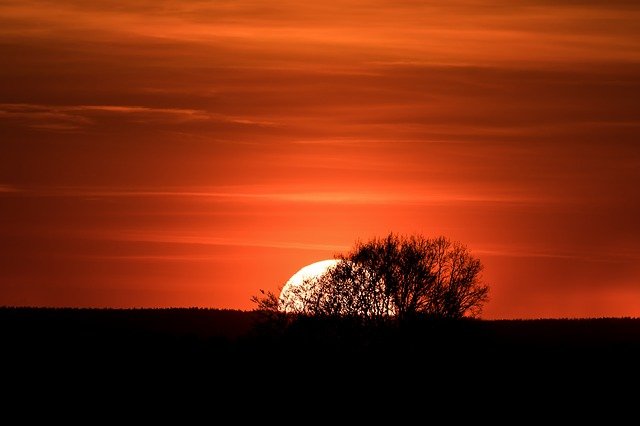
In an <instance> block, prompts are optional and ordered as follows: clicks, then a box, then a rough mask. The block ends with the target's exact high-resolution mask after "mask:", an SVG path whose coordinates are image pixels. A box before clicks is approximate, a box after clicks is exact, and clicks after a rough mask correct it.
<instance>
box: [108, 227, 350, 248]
mask: <svg viewBox="0 0 640 426" xmlns="http://www.w3.org/2000/svg"><path fill="white" fill-rule="evenodd" d="M106 238H109V239H113V240H118V241H130V242H147V243H168V244H190V245H207V246H239V247H263V248H276V249H295V250H321V251H330V252H338V251H343V250H345V249H347V248H348V247H347V246H342V245H334V244H319V243H310V242H299V241H275V240H258V239H244V238H228V237H216V236H207V235H200V234H198V235H193V234H179V233H167V232H139V231H130V232H126V231H125V232H118V233H117V234H115V235H110V236H106Z"/></svg>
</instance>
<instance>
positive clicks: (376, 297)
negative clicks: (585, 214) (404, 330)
mask: <svg viewBox="0 0 640 426" xmlns="http://www.w3.org/2000/svg"><path fill="white" fill-rule="evenodd" d="M337 258H338V259H339V260H340V262H338V263H337V265H336V266H335V267H333V268H331V269H329V270H328V271H327V272H326V273H325V274H324V275H322V276H320V277H315V278H313V279H310V280H307V281H305V282H304V283H303V284H302V285H300V286H297V287H294V288H291V289H290V290H289V292H288V294H286V295H285V294H283V295H281V297H280V298H276V296H274V295H273V294H272V293H266V296H265V297H264V298H262V299H260V298H254V302H256V303H257V304H258V308H259V309H267V310H268V309H275V310H279V311H281V312H289V313H293V314H299V315H305V316H314V317H343V318H345V317H350V318H358V319H361V320H363V321H365V322H367V323H377V322H384V321H387V320H390V319H398V320H405V319H408V318H413V317H416V316H428V317H434V318H462V317H465V316H471V317H475V316H477V315H479V314H480V312H481V310H482V306H483V304H484V303H485V302H486V301H487V300H488V292H489V287H488V286H487V285H486V284H485V283H484V282H483V281H482V278H481V275H480V274H481V272H482V264H481V263H480V260H478V259H476V258H474V257H473V256H472V255H471V253H470V252H469V250H468V249H467V248H466V247H465V246H464V245H462V244H460V243H458V242H452V241H450V240H449V239H447V238H444V237H438V238H432V239H429V238H425V237H423V236H421V235H413V236H398V235H395V234H389V235H388V236H387V237H384V238H374V239H372V240H370V241H367V242H364V243H362V242H360V243H357V244H356V246H355V247H354V249H353V250H352V251H350V252H349V253H347V254H344V255H340V256H338V257H337Z"/></svg>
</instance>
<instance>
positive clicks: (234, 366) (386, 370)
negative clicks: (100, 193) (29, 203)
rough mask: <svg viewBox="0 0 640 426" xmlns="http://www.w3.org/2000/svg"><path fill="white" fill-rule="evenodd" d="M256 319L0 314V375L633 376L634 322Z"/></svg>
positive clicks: (420, 379)
mask: <svg viewBox="0 0 640 426" xmlns="http://www.w3.org/2000/svg"><path fill="white" fill-rule="evenodd" d="M259 318H260V315H259V314H258V313H256V312H241V311H228V310H206V309H134V310H109V309H104V310H101V309H23V308H2V309H0V340H1V344H2V356H3V361H4V364H3V365H5V366H8V367H9V369H8V371H9V373H12V374H16V375H29V377H32V378H33V377H37V378H41V377H51V378H52V380H54V381H55V380H68V378H69V377H80V378H81V379H84V380H87V381H95V380H109V379H113V378H114V377H116V378H118V377H119V378H120V379H122V377H125V376H126V377H128V378H131V377H136V378H139V379H140V380H141V381H142V380H147V379H148V378H149V377H155V378H156V379H157V378H162V380H166V379H167V378H176V377H187V378H190V379H191V380H205V381H209V380H215V381H216V383H218V384H219V383H229V381H228V380H231V381H234V383H238V382H240V383H245V384H246V383H253V384H256V383H257V384H260V386H267V384H268V386H276V385H278V384H279V385H280V386H284V385H286V386H292V385H295V386H301V385H308V384H310V383H315V382H314V381H318V380H319V381H329V380H331V378H334V379H335V378H336V377H338V378H339V379H340V380H353V381H357V382H358V383H359V385H360V386H363V387H366V386H365V385H366V384H367V383H369V384H371V386H383V387H385V388H387V387H389V388H393V387H394V386H396V385H395V383H401V382H404V381H407V380H410V381H416V382H417V383H429V384H430V386H436V387H437V388H438V389H441V388H444V387H452V388H456V387H459V388H460V389H464V388H465V387H468V386H470V385H472V386H477V385H478V384H480V383H489V382H495V381H496V380H504V381H505V383H510V386H513V385H514V383H524V382H528V381H531V380H545V378H546V379H549V378H552V379H553V380H557V379H562V380H564V379H565V378H567V377H571V378H572V379H571V381H570V382H571V383H573V384H575V383H576V382H575V380H585V381H587V380H595V379H598V380H602V379H603V378H604V379H606V378H615V377H618V378H619V377H622V376H627V375H629V374H631V373H635V372H637V360H638V359H640V358H639V356H640V320H637V319H585V320H535V321H484V320H451V321H433V320H431V321H430V320H422V321H413V322H408V323H405V324H403V325H398V324H395V325H386V326H383V327H375V328H374V327H361V326H358V325H356V324H350V323H349V322H348V321H345V320H340V321H329V320H318V319H305V320H299V321H296V322H293V323H291V324H289V325H288V326H287V327H279V326H278V324H275V323H260V322H258V319H259ZM225 380H227V382H224V381H225ZM243 380H244V381H243ZM246 380H250V381H249V382H248V381H246ZM505 386H507V385H505Z"/></svg>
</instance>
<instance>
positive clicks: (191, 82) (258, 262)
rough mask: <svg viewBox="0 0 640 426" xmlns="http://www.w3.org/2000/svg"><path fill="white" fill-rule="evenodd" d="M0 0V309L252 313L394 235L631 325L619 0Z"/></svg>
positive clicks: (524, 304)
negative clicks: (299, 279)
mask: <svg viewBox="0 0 640 426" xmlns="http://www.w3.org/2000/svg"><path fill="white" fill-rule="evenodd" d="M304 3H306V2H299V1H288V0H285V1H277V2H274V1H260V0H237V1H231V0H221V1H204V0H193V1H188V0H187V1H178V0H173V1H172V0H168V1H158V0H154V1H135V2H128V1H124V0H122V1H106V0H103V1H93V2H86V1H80V0H55V1H54V0H51V1H44V0H43V1H30V0H15V1H12V0H5V1H2V2H1V3H0V57H1V58H2V65H1V66H0V241H2V244H1V245H0V305H34V306H112V307H131V306H144V307H152V306H208V307H218V308H240V309H250V308H252V305H251V303H250V301H249V298H250V296H251V295H253V294H256V293H257V291H258V289H260V288H265V289H270V290H276V289H277V288H278V286H279V285H281V284H283V283H284V282H285V281H286V280H287V279H288V278H289V276H290V275H292V274H293V273H294V272H296V270H297V269H299V268H300V267H302V266H304V265H306V264H308V263H311V262H313V261H316V260H321V259H325V258H330V257H332V255H333V254H335V253H337V252H340V251H343V250H346V249H348V248H349V247H350V246H351V245H352V244H353V242H354V241H355V240H357V239H358V238H360V239H367V238H369V237H373V236H376V235H383V234H386V233H388V232H390V231H395V232H400V233H412V232H420V233H423V234H425V235H427V236H437V235H445V236H448V237H450V238H452V239H456V240H460V241H462V242H464V243H466V244H467V245H468V246H469V248H470V249H471V250H472V251H473V252H474V253H475V254H476V255H477V256H478V257H480V258H481V260H482V261H483V263H484V264H485V274H484V275H485V278H486V280H487V281H488V282H489V283H490V284H491V288H492V291H491V301H490V302H489V304H488V305H487V306H486V308H485V314H484V317H485V318H533V317H574V316H620V315H628V316H640V262H639V260H640V243H639V239H640V225H639V222H638V217H640V145H639V143H640V141H639V140H638V139H639V138H640V119H639V116H638V113H639V111H640V26H639V25H638V24H637V23H638V22H639V21H640V6H638V5H637V2H632V1H613V2H600V1H589V0H585V1H579V0H575V1H573V0H571V1H570V0H564V1H562V0H560V1H544V0H543V1H507V0H503V1H496V2H492V1H458V2H455V1H454V2H450V1H441V2H424V1H413V0H406V1H391V0H388V1H365V0H361V1H355V0H354V1H334V2H331V1H325V2H313V3H318V4H304Z"/></svg>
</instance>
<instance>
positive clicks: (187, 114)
mask: <svg viewBox="0 0 640 426" xmlns="http://www.w3.org/2000/svg"><path fill="white" fill-rule="evenodd" d="M108 116H112V117H116V118H118V119H121V120H127V121H129V122H133V123H143V124H154V123H161V124H163V125H171V124H181V123H188V122H207V121H209V122H221V123H233V124H239V125H247V126H275V125H277V124H276V123H274V122H272V121H268V120H260V119H252V118H247V117H240V116H232V115H226V114H219V113H215V112H210V111H205V110H201V109H189V108H157V107H148V106H137V105H40V104H7V103H4V104H0V119H8V120H15V121H19V122H21V123H23V124H25V125H27V126H29V127H33V128H37V129H43V130H54V131H55V130H58V131H74V130H79V129H81V128H82V127H87V126H91V125H93V124H96V122H97V121H98V120H100V118H102V117H108Z"/></svg>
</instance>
